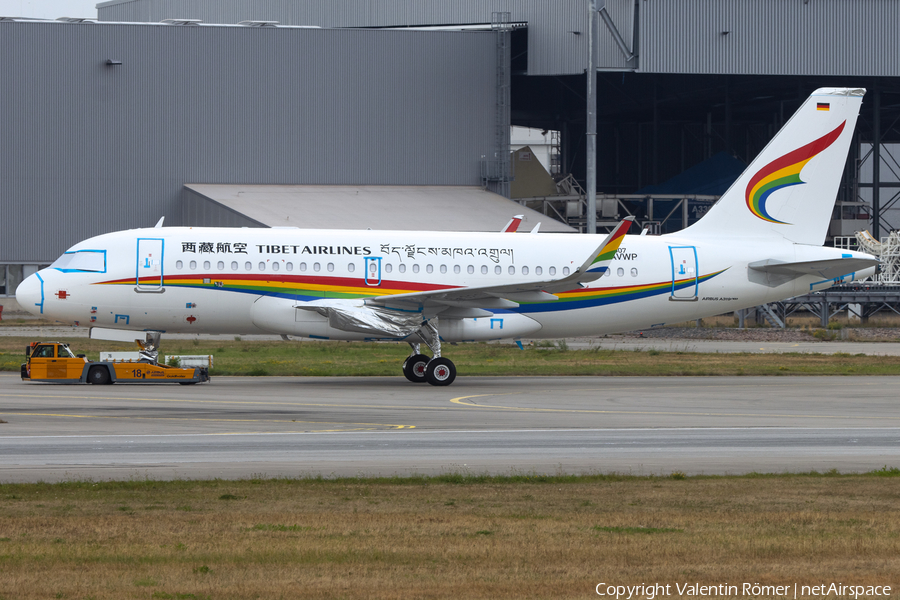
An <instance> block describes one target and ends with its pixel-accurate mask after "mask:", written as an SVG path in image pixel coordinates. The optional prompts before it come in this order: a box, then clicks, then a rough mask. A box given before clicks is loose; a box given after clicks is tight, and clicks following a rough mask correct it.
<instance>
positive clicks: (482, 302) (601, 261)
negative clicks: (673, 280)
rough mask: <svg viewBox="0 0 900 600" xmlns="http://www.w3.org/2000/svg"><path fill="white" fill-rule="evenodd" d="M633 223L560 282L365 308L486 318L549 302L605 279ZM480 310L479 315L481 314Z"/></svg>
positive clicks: (393, 299)
mask: <svg viewBox="0 0 900 600" xmlns="http://www.w3.org/2000/svg"><path fill="white" fill-rule="evenodd" d="M633 221H634V217H626V218H625V219H624V220H623V221H622V222H621V223H619V224H618V225H616V227H615V229H613V231H612V233H610V234H609V235H608V236H606V238H605V239H604V240H603V242H602V243H601V244H600V245H599V246H597V248H596V250H594V251H593V252H592V253H591V254H590V256H588V257H587V259H586V260H585V261H584V262H583V263H582V265H581V266H580V267H578V268H577V269H575V270H574V271H573V272H572V273H571V274H569V275H567V276H565V277H561V278H557V279H536V280H534V281H521V282H517V283H510V284H506V285H492V286H483V287H460V288H451V289H443V290H431V291H426V292H411V293H408V294H394V295H390V296H379V297H377V298H367V299H366V301H365V302H366V305H369V306H384V307H389V308H396V309H401V310H403V309H406V310H420V309H422V308H423V307H426V306H428V307H436V306H443V307H451V308H456V309H464V310H465V309H469V311H468V312H464V311H458V312H457V313H453V312H452V311H451V312H449V313H448V312H442V314H443V315H444V316H450V315H454V316H459V317H463V316H465V317H468V316H486V315H487V314H488V313H486V312H485V310H484V309H487V310H490V309H501V308H515V307H517V306H518V305H519V303H520V302H546V301H549V300H557V299H558V297H557V296H555V295H553V294H554V292H564V291H567V290H571V289H574V288H577V287H578V286H579V285H581V284H585V283H589V282H591V281H594V280H596V279H599V278H600V277H602V276H603V274H604V273H605V272H606V270H607V269H608V268H609V263H610V262H612V259H613V258H614V257H615V255H616V251H617V250H618V249H619V246H620V245H621V244H622V240H623V239H624V238H625V233H626V232H627V231H628V228H629V227H630V226H631V223H632V222H633ZM479 310H480V314H478V311H479Z"/></svg>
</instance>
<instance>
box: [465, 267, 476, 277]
mask: <svg viewBox="0 0 900 600" xmlns="http://www.w3.org/2000/svg"><path fill="white" fill-rule="evenodd" d="M466 273H468V274H469V275H472V274H473V273H475V267H473V266H472V265H469V266H468V267H466Z"/></svg>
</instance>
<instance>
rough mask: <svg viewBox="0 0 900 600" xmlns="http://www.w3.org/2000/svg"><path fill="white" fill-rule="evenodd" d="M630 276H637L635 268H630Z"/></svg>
mask: <svg viewBox="0 0 900 600" xmlns="http://www.w3.org/2000/svg"><path fill="white" fill-rule="evenodd" d="M631 276H632V277H637V269H631Z"/></svg>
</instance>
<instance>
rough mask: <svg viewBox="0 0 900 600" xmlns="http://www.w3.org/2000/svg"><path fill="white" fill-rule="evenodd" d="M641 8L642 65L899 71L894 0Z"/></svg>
mask: <svg viewBox="0 0 900 600" xmlns="http://www.w3.org/2000/svg"><path fill="white" fill-rule="evenodd" d="M640 10H641V15H640V38H641V57H640V61H641V71H642V72H647V73H738V74H747V75H754V74H764V75H886V76H897V75H900V52H898V46H897V29H898V26H900V2H897V1H896V0H852V1H848V0H812V1H804V0H743V1H735V0H717V1H712V0H653V1H652V2H642V3H641V4H640ZM725 31H728V32H729V33H728V34H724V33H723V32H725Z"/></svg>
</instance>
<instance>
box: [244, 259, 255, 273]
mask: <svg viewBox="0 0 900 600" xmlns="http://www.w3.org/2000/svg"><path fill="white" fill-rule="evenodd" d="M244 270H245V271H252V270H253V264H252V263H251V262H250V261H249V260H248V261H247V262H245V263H244Z"/></svg>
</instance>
